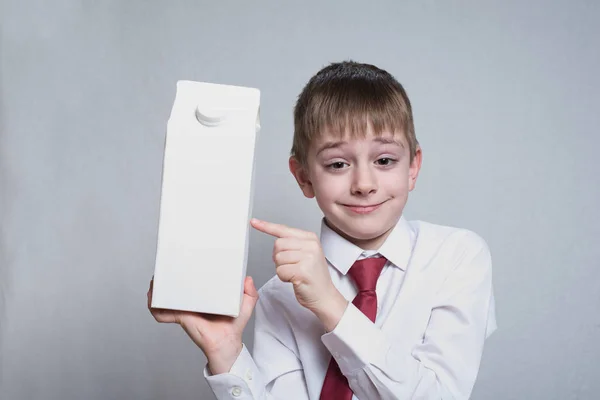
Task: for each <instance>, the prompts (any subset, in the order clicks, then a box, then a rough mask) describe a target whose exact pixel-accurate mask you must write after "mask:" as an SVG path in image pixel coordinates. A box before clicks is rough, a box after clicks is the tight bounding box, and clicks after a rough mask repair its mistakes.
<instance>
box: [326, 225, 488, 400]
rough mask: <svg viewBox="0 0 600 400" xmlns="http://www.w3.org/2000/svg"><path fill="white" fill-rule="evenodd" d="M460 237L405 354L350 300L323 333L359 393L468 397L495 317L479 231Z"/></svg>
mask: <svg viewBox="0 0 600 400" xmlns="http://www.w3.org/2000/svg"><path fill="white" fill-rule="evenodd" d="M463 239H464V241H463V242H462V243H463V244H464V251H463V252H462V253H461V254H460V255H457V259H456V260H452V261H454V262H455V263H456V264H455V268H454V270H453V271H452V272H451V273H450V275H449V276H448V278H447V280H446V281H445V282H444V284H443V286H442V288H441V290H440V292H439V293H438V295H437V297H436V301H435V304H434V306H433V308H432V312H431V317H430V321H429V324H428V327H427V330H426V332H425V335H424V337H423V341H422V343H420V344H419V345H418V346H416V347H415V348H414V349H413V351H412V352H411V354H406V353H405V352H401V351H400V350H399V349H397V348H396V347H395V346H394V342H393V341H391V340H390V338H388V337H387V336H386V335H385V334H384V333H383V332H382V331H381V330H380V329H379V328H377V327H376V326H375V325H374V324H373V323H372V322H371V321H370V320H369V319H368V318H367V317H366V316H365V315H364V314H362V313H361V312H360V311H359V310H358V309H357V308H356V307H355V306H353V305H352V304H349V306H348V308H347V309H346V311H345V313H344V315H343V317H342V319H341V320H340V322H339V324H338V325H337V326H336V328H335V329H334V330H333V331H332V332H330V333H328V334H325V335H324V336H323V337H322V340H323V343H324V344H325V346H326V347H327V348H328V349H329V350H330V352H331V353H332V355H333V357H334V358H335V359H336V361H337V362H338V364H339V366H340V369H341V371H342V373H343V374H344V375H345V376H346V378H348V382H349V385H350V387H351V388H352V390H353V391H354V393H355V394H356V395H357V397H358V398H361V399H362V398H364V399H412V398H418V399H431V400H433V399H436V400H437V399H468V398H469V396H470V394H471V391H472V389H473V385H474V383H475V379H476V377H477V373H478V369H479V364H480V360H481V355H482V352H483V343H484V340H485V339H486V337H487V336H488V335H489V334H490V333H491V332H492V331H493V330H494V329H495V320H494V317H493V314H490V311H493V307H494V305H493V292H492V274H491V272H492V271H491V258H490V254H489V250H488V248H487V245H486V244H485V242H484V241H483V239H481V238H479V237H478V236H477V235H474V234H467V235H466V236H465V237H464V238H463ZM488 324H489V326H488Z"/></svg>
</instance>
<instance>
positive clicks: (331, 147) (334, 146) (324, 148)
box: [317, 140, 348, 155]
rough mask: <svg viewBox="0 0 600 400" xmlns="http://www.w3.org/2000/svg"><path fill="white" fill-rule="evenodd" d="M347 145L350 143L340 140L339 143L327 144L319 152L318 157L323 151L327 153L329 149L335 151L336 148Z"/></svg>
mask: <svg viewBox="0 0 600 400" xmlns="http://www.w3.org/2000/svg"><path fill="white" fill-rule="evenodd" d="M345 144H348V142H346V141H344V140H339V141H337V142H326V143H325V144H324V145H323V146H321V148H320V149H319V151H317V155H319V153H321V152H322V151H325V150H328V149H335V148H336V147H340V146H343V145H345Z"/></svg>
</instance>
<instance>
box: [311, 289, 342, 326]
mask: <svg viewBox="0 0 600 400" xmlns="http://www.w3.org/2000/svg"><path fill="white" fill-rule="evenodd" d="M348 304H349V302H348V300H346V298H345V297H344V296H343V295H342V294H341V293H340V292H339V291H338V290H337V289H336V288H334V290H333V291H332V294H331V295H330V297H328V298H326V299H325V300H324V301H323V302H322V306H321V307H319V308H317V309H315V310H313V313H314V314H315V315H316V316H317V318H319V320H320V321H321V323H322V324H323V326H324V328H325V330H326V331H327V332H331V331H333V330H334V329H335V327H336V326H337V325H338V323H339V322H340V320H341V319H342V316H343V315H344V313H345V312H346V308H347V307H348Z"/></svg>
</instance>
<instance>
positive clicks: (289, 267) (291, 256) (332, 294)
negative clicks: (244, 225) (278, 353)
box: [250, 219, 348, 332]
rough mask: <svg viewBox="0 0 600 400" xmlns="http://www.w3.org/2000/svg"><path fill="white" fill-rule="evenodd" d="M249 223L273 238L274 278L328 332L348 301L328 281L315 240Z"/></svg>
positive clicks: (293, 231)
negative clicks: (291, 290)
mask: <svg viewBox="0 0 600 400" xmlns="http://www.w3.org/2000/svg"><path fill="white" fill-rule="evenodd" d="M250 222H251V225H252V226H253V227H254V228H255V229H257V230H259V231H261V232H264V233H266V234H269V235H272V236H275V237H276V238H277V239H276V240H275V246H274V248H273V261H275V266H276V272H277V276H278V277H279V279H281V280H282V281H283V282H290V283H292V285H294V293H295V295H296V299H297V300H298V302H299V303H300V304H301V305H302V306H304V307H306V308H308V309H309V310H311V311H312V312H313V313H314V314H315V315H316V316H317V317H318V318H319V319H320V320H321V322H322V323H323V325H324V326H325V329H326V330H327V331H328V332H330V331H332V330H333V329H334V328H335V327H336V325H337V324H338V322H339V321H340V319H341V318H342V315H343V314H344V311H345V310H346V307H347V306H348V301H347V300H346V299H345V298H344V296H343V295H342V294H341V293H340V292H339V291H338V290H337V288H336V287H335V286H334V285H333V282H332V281H331V276H330V275H329V269H328V267H327V261H326V260H325V256H324V255H323V250H322V249H321V243H320V242H319V238H318V236H317V235H316V234H314V233H313V232H306V231H302V230H299V229H294V228H290V227H287V226H285V225H279V224H273V223H271V222H266V221H260V220H257V219H252V220H251V221H250Z"/></svg>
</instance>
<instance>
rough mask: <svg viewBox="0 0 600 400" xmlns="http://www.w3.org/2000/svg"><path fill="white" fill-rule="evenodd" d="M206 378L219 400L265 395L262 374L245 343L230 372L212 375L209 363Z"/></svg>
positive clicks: (205, 369)
mask: <svg viewBox="0 0 600 400" xmlns="http://www.w3.org/2000/svg"><path fill="white" fill-rule="evenodd" d="M204 378H205V379H206V381H207V382H208V385H209V386H210V388H211V389H212V391H213V393H214V394H215V396H216V398H217V400H225V399H260V398H262V397H263V396H264V393H263V392H264V391H265V384H264V382H263V379H262V376H261V374H260V371H259V370H258V367H257V366H256V364H255V363H254V359H252V356H251V355H250V352H248V349H247V348H246V345H244V344H243V345H242V351H241V352H240V354H239V355H238V357H237V359H236V360H235V362H234V363H233V365H232V366H231V370H230V371H229V373H224V374H218V375H211V374H210V371H209V370H208V364H207V365H206V366H205V367H204Z"/></svg>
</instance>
